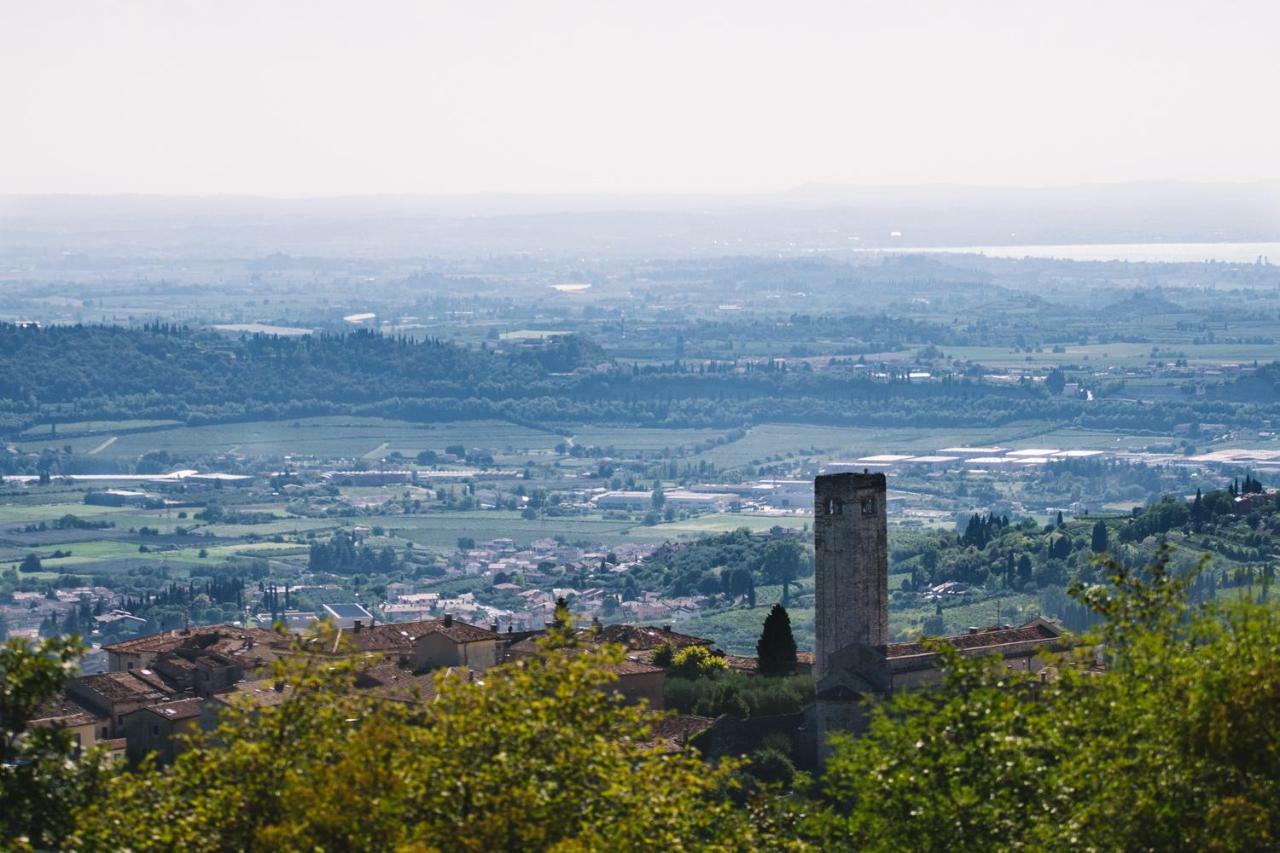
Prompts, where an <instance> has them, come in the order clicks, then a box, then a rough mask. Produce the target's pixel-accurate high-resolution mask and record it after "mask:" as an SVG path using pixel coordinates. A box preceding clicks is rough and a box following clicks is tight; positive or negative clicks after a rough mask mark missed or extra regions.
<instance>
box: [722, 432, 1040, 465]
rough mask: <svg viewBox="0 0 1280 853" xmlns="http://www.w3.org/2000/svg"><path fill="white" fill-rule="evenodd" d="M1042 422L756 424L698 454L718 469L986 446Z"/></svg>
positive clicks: (1005, 439)
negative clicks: (789, 459)
mask: <svg viewBox="0 0 1280 853" xmlns="http://www.w3.org/2000/svg"><path fill="white" fill-rule="evenodd" d="M1046 427H1047V424H1045V423H1043V422H1040V421H1035V422H1026V423H1015V424H1008V425H1005V426H1002V427H1000V428H998V429H991V428H985V427H973V428H958V429H945V430H943V429H928V428H921V427H895V428H892V429H865V428H859V427H836V426H816V425H807V424H761V425H759V426H755V427H752V428H751V429H749V430H747V434H746V436H744V437H743V438H742V439H740V440H738V441H735V442H732V443H729V444H724V445H721V446H719V447H713V448H711V449H710V450H708V451H706V452H705V453H702V454H701V455H700V456H699V457H698V458H699V459H706V460H707V461H708V462H712V463H714V464H715V465H717V466H719V467H721V468H737V467H741V466H743V465H749V464H752V463H755V462H759V461H763V460H764V459H766V458H767V457H769V456H776V455H778V454H786V453H799V452H801V451H808V450H811V449H812V450H816V451H818V453H819V454H820V455H822V456H825V457H827V458H828V459H832V460H838V459H856V458H858V457H859V456H870V455H872V454H877V453H894V452H902V453H924V452H928V451H933V450H937V449H938V448H941V447H949V446H952V445H986V444H991V443H998V442H1002V441H1007V440H1009V438H1010V437H1011V436H1017V435H1019V434H1022V433H1026V432H1032V433H1034V432H1037V431H1039V430H1041V429H1044V428H1046Z"/></svg>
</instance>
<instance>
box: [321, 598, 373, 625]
mask: <svg viewBox="0 0 1280 853" xmlns="http://www.w3.org/2000/svg"><path fill="white" fill-rule="evenodd" d="M324 613H325V618H327V619H329V620H330V621H331V622H333V625H334V627H335V628H352V627H354V626H355V623H356V622H357V621H359V622H361V623H363V624H365V625H372V624H373V614H372V613H370V612H369V611H368V610H365V609H364V608H363V607H361V606H360V605H359V604H354V603H352V604H326V605H324Z"/></svg>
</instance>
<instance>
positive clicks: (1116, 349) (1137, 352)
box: [943, 338, 1280, 370]
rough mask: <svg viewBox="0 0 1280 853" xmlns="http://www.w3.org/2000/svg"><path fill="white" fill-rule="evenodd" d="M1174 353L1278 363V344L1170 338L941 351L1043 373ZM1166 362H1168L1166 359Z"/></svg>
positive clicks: (1130, 363)
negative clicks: (1061, 346) (1055, 349)
mask: <svg viewBox="0 0 1280 853" xmlns="http://www.w3.org/2000/svg"><path fill="white" fill-rule="evenodd" d="M1153 346H1159V347H1160V348H1161V349H1176V350H1178V352H1180V353H1182V354H1183V357H1185V358H1186V359H1187V361H1188V362H1190V363H1191V364H1206V365H1208V364H1213V365H1217V364H1236V363H1239V362H1252V361H1254V360H1255V359H1256V360H1257V361H1259V362H1267V361H1275V360H1276V359H1280V344H1193V343H1189V342H1185V340H1184V339H1177V338H1171V339H1166V340H1158V341H1156V342H1153V343H1108V344H1085V345H1083V346H1081V345H1068V346H1066V347H1064V349H1065V350H1066V351H1065V352H1053V351H1052V350H1050V349H1045V350H1043V351H1042V352H1030V353H1029V352H1018V351H1016V350H1014V349H1013V348H1011V347H964V346H954V347H951V346H949V347H944V348H943V349H944V352H945V353H946V354H947V355H948V356H950V357H952V358H960V359H966V360H969V361H976V362H978V363H979V364H984V365H986V366H988V367H1002V368H1010V367H1028V366H1042V367H1045V368H1046V369H1047V368H1049V367H1056V366H1057V365H1060V364H1082V365H1083V364H1090V365H1096V367H1097V369H1099V370H1101V369H1103V368H1104V367H1110V366H1120V367H1139V366H1142V365H1145V364H1146V363H1147V362H1149V361H1152V358H1151V348H1152V347H1153ZM1166 360H1167V359H1166Z"/></svg>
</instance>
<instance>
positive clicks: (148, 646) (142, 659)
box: [102, 625, 289, 672]
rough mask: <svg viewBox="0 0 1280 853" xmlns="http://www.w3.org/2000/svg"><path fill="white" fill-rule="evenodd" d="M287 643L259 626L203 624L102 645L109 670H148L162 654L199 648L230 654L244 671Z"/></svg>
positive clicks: (271, 655) (273, 656) (270, 656)
mask: <svg viewBox="0 0 1280 853" xmlns="http://www.w3.org/2000/svg"><path fill="white" fill-rule="evenodd" d="M288 644H289V639H288V638H287V637H283V636H281V635H280V634H277V633H276V632H274V631H268V630H265V629H263V628H238V627H236V626H234V625H207V626H204V627H201V628H178V629H175V630H173V631H163V632H161V633H159V634H148V635H147V636H145V637H134V638H132V639H129V640H123V641H121V642H119V643H110V644H108V645H105V646H103V647H102V650H103V651H104V652H106V653H107V668H108V669H109V670H110V671H111V672H129V671H132V670H140V669H148V668H150V667H152V666H154V665H155V662H156V660H157V659H158V658H159V657H160V656H161V655H163V654H166V653H168V652H172V651H174V650H176V649H179V648H184V647H185V648H203V649H208V650H211V651H216V652H219V653H222V654H225V655H229V656H232V657H234V658H236V659H238V660H240V661H241V665H242V666H244V667H245V668H246V669H248V670H252V669H257V668H259V667H261V666H263V665H265V664H266V663H268V662H270V661H271V660H274V659H275V657H276V656H277V654H278V653H282V652H283V651H284V650H285V649H286V648H287V647H288Z"/></svg>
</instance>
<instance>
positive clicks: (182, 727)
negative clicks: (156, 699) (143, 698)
mask: <svg viewBox="0 0 1280 853" xmlns="http://www.w3.org/2000/svg"><path fill="white" fill-rule="evenodd" d="M200 709H201V700H199V699H178V700H176V701H174V702H165V703H163V704H159V705H149V706H147V707H145V708H140V709H138V710H137V711H133V712H132V713H129V714H126V715H125V717H124V738H125V757H126V758H127V759H128V761H129V764H130V765H132V766H135V767H136V766H137V765H138V764H139V763H140V762H141V761H142V760H143V759H144V758H146V757H147V756H148V755H151V754H154V755H155V760H156V764H158V765H160V766H162V767H163V766H167V765H170V764H172V763H173V761H174V759H175V758H177V757H178V755H179V754H180V753H181V752H182V751H183V749H185V747H186V745H185V743H184V742H183V740H182V738H183V737H184V736H187V735H192V734H195V733H196V732H198V731H200Z"/></svg>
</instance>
